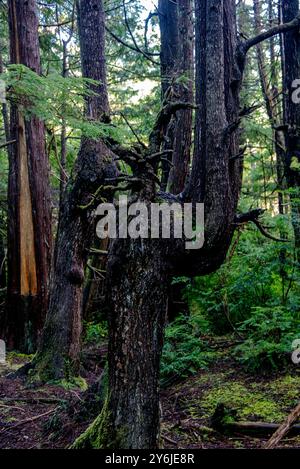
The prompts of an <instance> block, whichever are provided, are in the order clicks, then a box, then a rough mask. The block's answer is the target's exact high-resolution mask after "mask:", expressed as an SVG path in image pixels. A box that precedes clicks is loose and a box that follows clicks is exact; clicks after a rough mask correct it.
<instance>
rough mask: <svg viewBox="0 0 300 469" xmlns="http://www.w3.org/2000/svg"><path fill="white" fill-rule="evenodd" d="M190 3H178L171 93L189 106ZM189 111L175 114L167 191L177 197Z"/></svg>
mask: <svg viewBox="0 0 300 469" xmlns="http://www.w3.org/2000/svg"><path fill="white" fill-rule="evenodd" d="M193 6H194V2H193V1H192V0H181V1H180V2H179V3H178V29H179V48H178V61H177V63H178V67H177V78H179V83H177V84H176V86H175V87H174V88H175V92H176V94H177V95H178V96H179V97H180V99H181V100H182V101H186V102H189V103H192V102H193V100H194V90H193V83H194V65H193V63H194V21H193V13H194V12H193ZM192 125H193V111H192V109H186V110H181V111H179V112H177V114H176V122H175V126H176V127H175V129H176V130H175V135H174V152H173V158H172V168H171V171H170V174H169V182H168V190H169V192H171V194H180V193H181V192H183V190H184V188H185V183H186V179H187V175H188V172H189V164H190V159H191V146H192Z"/></svg>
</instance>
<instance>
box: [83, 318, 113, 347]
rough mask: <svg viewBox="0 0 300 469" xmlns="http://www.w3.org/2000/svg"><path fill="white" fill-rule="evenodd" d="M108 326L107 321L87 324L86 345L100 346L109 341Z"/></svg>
mask: <svg viewBox="0 0 300 469" xmlns="http://www.w3.org/2000/svg"><path fill="white" fill-rule="evenodd" d="M107 336H108V325H107V322H106V321H102V322H100V323H94V322H86V323H85V337H84V342H85V343H86V344H99V343H101V342H103V340H104V339H107Z"/></svg>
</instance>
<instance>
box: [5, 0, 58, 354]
mask: <svg viewBox="0 0 300 469" xmlns="http://www.w3.org/2000/svg"><path fill="white" fill-rule="evenodd" d="M8 4H9V26H10V38H11V62H12V63H16V64H23V65H26V66H27V67H29V68H31V69H32V70H33V71H35V72H36V73H40V71H41V69H40V54H39V40H38V16H37V10H36V3H35V1H34V0H29V1H27V2H23V1H19V0H10V1H9V2H8ZM10 137H11V139H13V140H16V142H17V143H16V144H15V145H14V146H12V147H11V149H10V152H9V188H8V205H9V211H8V300H7V317H6V320H5V326H4V337H6V340H7V344H8V347H9V348H16V349H20V350H23V351H26V352H33V351H34V350H35V349H36V346H37V343H38V340H39V337H40V334H41V330H42V326H43V323H44V319H45V314H46V310H47V303H48V274H49V266H50V257H51V201H50V186H49V167H48V160H47V156H46V151H45V128H44V124H43V122H42V121H41V120H39V119H38V118H37V117H31V118H28V119H25V118H24V116H23V114H22V112H21V111H20V110H19V109H18V108H17V107H16V106H12V109H11V131H10Z"/></svg>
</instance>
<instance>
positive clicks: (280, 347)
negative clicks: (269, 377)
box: [235, 306, 300, 371]
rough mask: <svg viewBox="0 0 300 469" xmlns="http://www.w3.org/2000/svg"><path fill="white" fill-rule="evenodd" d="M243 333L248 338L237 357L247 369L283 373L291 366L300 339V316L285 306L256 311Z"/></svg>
mask: <svg viewBox="0 0 300 469" xmlns="http://www.w3.org/2000/svg"><path fill="white" fill-rule="evenodd" d="M239 331H240V333H241V334H244V335H245V336H246V337H247V338H246V340H245V342H244V343H243V344H241V345H239V346H238V347H236V349H235V356H236V358H237V359H238V360H239V361H240V362H241V363H243V364H244V365H245V366H246V367H247V369H249V370H251V371H259V370H261V369H264V370H268V369H269V370H275V369H279V368H281V367H283V366H285V365H286V364H287V363H288V362H290V360H291V349H292V342H293V341H294V340H295V339H297V338H299V336H300V321H299V315H295V316H293V315H292V314H291V312H290V311H289V310H288V309H287V308H284V307H282V306H274V307H272V306H268V307H255V308H253V310H252V315H251V317H250V318H249V319H248V320H247V321H245V322H244V323H243V324H242V326H241V327H240V328H239Z"/></svg>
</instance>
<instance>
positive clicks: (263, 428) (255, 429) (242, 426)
mask: <svg viewBox="0 0 300 469" xmlns="http://www.w3.org/2000/svg"><path fill="white" fill-rule="evenodd" d="M280 427H281V426H280V425H278V424H276V423H264V422H228V423H226V424H224V426H223V430H224V433H226V434H230V435H232V434H234V435H244V436H253V437H261V438H263V437H268V436H270V435H272V434H274V432H276V433H277V431H278V430H279V429H280ZM288 435H289V436H297V435H300V425H293V426H291V427H290V429H289V431H288Z"/></svg>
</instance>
